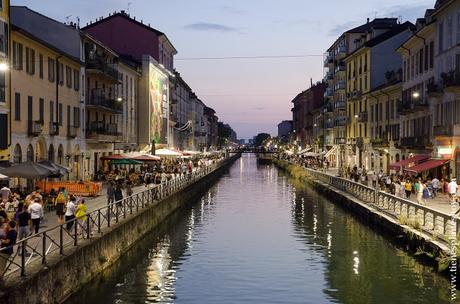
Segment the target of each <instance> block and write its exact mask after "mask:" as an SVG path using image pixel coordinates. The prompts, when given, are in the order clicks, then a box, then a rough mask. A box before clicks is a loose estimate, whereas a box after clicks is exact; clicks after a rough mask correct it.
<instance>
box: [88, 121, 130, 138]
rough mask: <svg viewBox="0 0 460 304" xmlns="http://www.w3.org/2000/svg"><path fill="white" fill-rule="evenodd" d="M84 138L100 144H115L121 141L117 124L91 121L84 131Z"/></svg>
mask: <svg viewBox="0 0 460 304" xmlns="http://www.w3.org/2000/svg"><path fill="white" fill-rule="evenodd" d="M86 138H87V139H92V140H97V141H100V142H116V141H120V140H122V134H121V132H119V131H118V127H117V124H113V123H105V122H103V121H93V122H91V123H90V124H89V126H88V128H87V129H86Z"/></svg>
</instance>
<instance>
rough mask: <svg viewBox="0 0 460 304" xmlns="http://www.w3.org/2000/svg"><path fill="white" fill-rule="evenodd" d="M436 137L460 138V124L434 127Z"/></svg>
mask: <svg viewBox="0 0 460 304" xmlns="http://www.w3.org/2000/svg"><path fill="white" fill-rule="evenodd" d="M433 135H434V136H446V137H452V136H460V124H456V125H445V126H435V127H433Z"/></svg>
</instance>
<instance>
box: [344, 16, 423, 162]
mask: <svg viewBox="0 0 460 304" xmlns="http://www.w3.org/2000/svg"><path fill="white" fill-rule="evenodd" d="M413 27H414V26H413V24H412V23H410V22H405V23H403V24H399V23H398V22H397V19H396V18H385V19H381V20H380V23H379V25H378V26H377V25H376V26H371V27H370V29H369V30H368V31H367V33H366V34H364V35H362V36H361V38H359V39H357V40H355V44H356V46H357V48H356V49H355V51H353V52H352V53H351V54H349V55H348V56H347V57H346V58H345V59H344V60H345V63H346V65H347V117H348V118H349V121H348V128H347V149H346V158H347V163H348V164H349V166H350V167H353V166H355V165H356V166H358V167H365V168H369V166H370V156H371V153H372V152H371V150H372V145H370V128H369V124H368V122H369V108H368V107H369V95H367V93H369V92H370V91H372V90H374V89H375V88H377V87H378V86H381V85H382V84H384V83H385V75H386V73H391V72H394V73H397V72H398V70H400V69H401V57H400V55H399V54H398V53H396V52H395V49H396V48H397V47H398V46H399V45H401V43H402V42H404V41H405V40H406V39H407V38H408V37H410V35H411V33H412V30H413Z"/></svg>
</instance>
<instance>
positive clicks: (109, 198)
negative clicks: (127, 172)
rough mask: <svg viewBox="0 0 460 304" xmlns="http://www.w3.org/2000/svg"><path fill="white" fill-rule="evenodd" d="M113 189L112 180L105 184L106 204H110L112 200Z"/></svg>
mask: <svg viewBox="0 0 460 304" xmlns="http://www.w3.org/2000/svg"><path fill="white" fill-rule="evenodd" d="M114 195H115V189H114V188H113V184H112V182H109V184H108V185H107V205H110V204H112V203H113V201H114Z"/></svg>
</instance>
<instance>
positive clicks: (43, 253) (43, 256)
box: [42, 232, 46, 264]
mask: <svg viewBox="0 0 460 304" xmlns="http://www.w3.org/2000/svg"><path fill="white" fill-rule="evenodd" d="M45 256H46V232H43V238H42V264H45V263H46V257H45Z"/></svg>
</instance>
